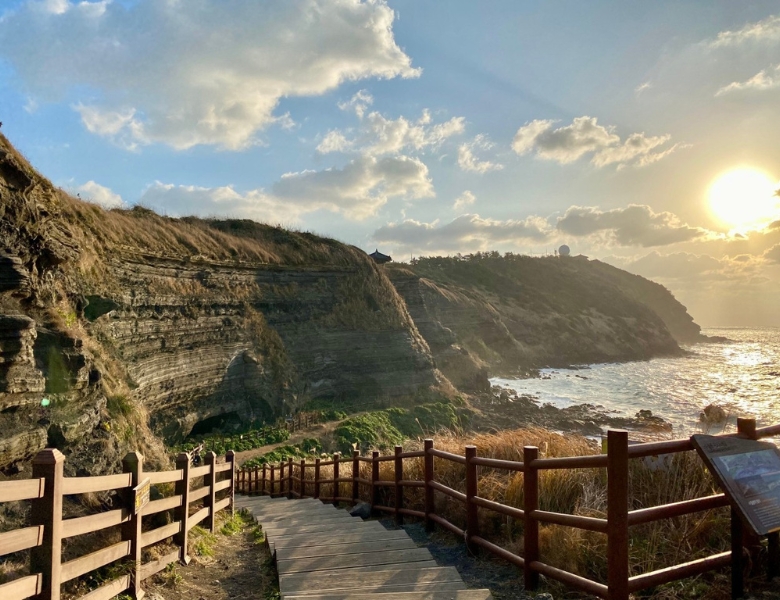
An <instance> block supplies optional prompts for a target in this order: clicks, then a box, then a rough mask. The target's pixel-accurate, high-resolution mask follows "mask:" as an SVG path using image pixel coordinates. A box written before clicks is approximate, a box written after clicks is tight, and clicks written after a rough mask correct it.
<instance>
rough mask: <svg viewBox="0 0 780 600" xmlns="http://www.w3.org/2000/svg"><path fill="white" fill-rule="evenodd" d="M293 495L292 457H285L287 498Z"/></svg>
mask: <svg viewBox="0 0 780 600" xmlns="http://www.w3.org/2000/svg"><path fill="white" fill-rule="evenodd" d="M292 497H293V459H292V457H290V458H288V459H287V498H288V499H290V498H292Z"/></svg>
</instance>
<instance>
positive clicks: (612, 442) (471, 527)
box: [236, 419, 780, 600]
mask: <svg viewBox="0 0 780 600" xmlns="http://www.w3.org/2000/svg"><path fill="white" fill-rule="evenodd" d="M731 435H732V436H736V437H744V438H749V439H760V438H763V437H772V436H777V435H780V425H774V426H772V427H765V428H763V429H756V427H755V421H753V420H752V419H740V420H739V424H738V433H736V434H731ZM693 449H694V448H693V445H692V444H691V442H690V440H687V439H683V440H673V441H667V442H653V443H645V444H637V445H631V446H629V443H628V434H627V432H625V431H620V430H618V431H609V432H608V434H607V453H606V454H600V455H592V456H577V457H566V458H539V450H538V449H537V448H536V447H534V446H526V447H525V448H524V449H523V461H522V462H516V461H507V460H496V459H491V458H483V457H479V456H478V455H477V448H476V447H475V446H466V448H465V454H464V455H463V456H461V455H458V454H453V453H450V452H445V451H442V450H439V449H437V448H434V444H433V440H430V439H428V440H425V443H424V448H423V449H422V450H419V451H414V452H404V451H403V448H402V447H401V446H396V447H395V453H394V454H393V455H391V456H380V455H379V453H378V452H376V451H375V452H373V454H372V456H371V457H363V456H360V454H359V452H358V451H354V452H353V455H352V457H351V458H350V459H347V460H344V459H342V458H341V456H339V455H338V454H336V455H334V457H333V459H331V460H320V459H319V458H318V459H316V460H315V461H314V463H313V464H312V463H306V462H305V461H303V460H302V461H299V462H293V460H292V459H288V461H286V462H282V463H280V464H279V465H263V466H262V467H254V468H251V469H242V470H240V471H239V472H238V473H237V481H236V489H237V490H239V491H241V492H243V493H248V494H254V493H258V494H270V495H272V496H284V495H286V496H288V497H291V498H303V497H314V498H319V499H321V500H323V501H327V502H346V503H352V504H356V503H357V502H358V501H360V500H364V501H366V502H368V503H369V504H371V506H372V510H373V511H376V512H384V513H391V514H394V515H395V518H396V521H397V522H398V523H402V522H403V518H404V516H413V517H419V518H423V519H425V521H426V526H427V527H428V528H429V529H431V528H432V527H433V526H434V525H439V526H441V527H443V528H445V529H447V530H449V531H451V532H452V533H454V534H456V535H458V536H461V537H463V538H464V539H465V541H466V544H467V545H468V546H469V548H470V549H471V550H473V551H476V550H477V549H479V548H482V549H484V550H486V551H488V552H490V553H492V554H494V555H496V556H498V557H500V558H502V559H504V560H507V561H509V562H510V563H512V564H514V565H516V566H518V567H520V568H521V569H523V577H524V582H525V587H526V589H529V590H533V589H535V588H536V587H537V585H538V582H539V574H540V573H541V574H543V575H545V576H547V577H549V578H551V579H555V580H557V581H560V582H562V583H564V584H565V585H567V586H570V587H572V588H575V589H578V590H581V591H584V592H587V593H590V594H593V595H595V596H599V597H602V598H607V599H608V600H628V597H629V594H630V593H633V592H637V591H639V590H643V589H646V588H649V587H654V586H657V585H661V584H664V583H668V582H671V581H675V580H678V579H683V578H686V577H690V576H693V575H697V574H700V573H703V572H706V571H709V570H712V569H715V568H718V567H723V566H727V565H729V564H732V586H733V588H734V590H733V591H734V594H735V597H739V596H740V595H741V589H742V579H741V577H742V568H741V562H740V561H741V557H742V530H741V526H740V521H739V518H738V517H737V516H735V514H734V513H733V512H732V551H729V552H723V553H720V554H715V555H712V556H708V557H706V558H701V559H697V560H693V561H690V562H687V563H683V564H678V565H674V566H671V567H667V568H664V569H660V570H657V571H651V572H647V573H642V574H639V575H631V568H630V564H629V543H630V529H631V527H633V526H636V525H641V524H645V523H650V522H653V521H658V520H662V519H670V518H674V517H679V516H682V515H687V514H692V513H695V512H699V511H705V510H710V509H713V508H719V507H725V506H728V505H729V503H728V501H727V499H726V497H725V496H724V495H723V494H715V495H712V496H708V497H703V498H695V499H692V500H685V501H682V502H675V503H671V504H664V505H660V506H654V507H650V508H643V509H640V510H629V460H632V459H638V458H643V457H648V456H658V455H664V454H666V455H668V454H675V453H679V452H687V451H692V450H693ZM406 459H422V460H423V463H424V464H423V473H424V480H422V481H414V480H407V479H405V478H404V460H406ZM435 460H436V461H437V462H438V461H450V462H455V463H459V464H461V465H464V466H465V474H466V484H465V492H462V491H458V490H455V489H453V488H450V487H447V486H445V485H443V484H442V483H440V482H439V481H437V480H436V469H435V463H434V461H435ZM385 461H388V462H392V463H393V465H394V466H393V471H394V477H393V479H392V480H382V479H380V468H379V467H380V463H382V462H385ZM345 463H346V465H348V468H349V471H350V476H348V477H347V476H343V475H342V465H344V464H345ZM364 464H367V465H368V466H369V469H366V470H368V471H370V478H366V477H361V465H364ZM326 467H330V468H331V469H330V470H329V471H330V472H329V474H328V477H327V479H324V478H323V477H322V469H324V468H326ZM480 467H487V468H491V469H498V470H508V471H514V472H521V473H523V486H524V494H523V507H522V508H516V507H513V506H507V505H505V504H501V503H499V502H494V501H492V500H489V499H487V498H482V497H480V496H479V495H478V482H479V468H480ZM585 468H594V469H606V471H607V503H608V509H607V516H606V518H595V517H587V516H581V515H572V514H564V513H557V512H549V511H543V510H540V509H539V472H540V471H543V470H548V469H585ZM387 488H389V489H392V490H394V491H395V493H394V494H393V495H392V496H393V506H386V505H383V504H381V502H382V500H381V497H382V494H381V490H382V489H387ZM405 488H421V489H423V490H424V494H423V502H422V504H423V507H424V510H413V509H410V508H406V507H405V505H404V489H405ZM323 490H328V493H327V494H323V493H322V492H323ZM361 490H362V491H366V492H367V493H361ZM436 493H439V494H444V495H446V496H448V497H449V498H452V499H454V501H455V502H457V503H460V504H462V505H463V506H464V508H465V513H466V518H465V528H463V529H461V528H460V527H458V526H457V525H455V524H454V523H452V522H451V521H449V520H448V519H447V518H446V517H445V516H443V515H442V514H439V513H437V511H436V502H435V494H436ZM480 509H483V510H490V511H494V512H496V513H499V514H501V515H505V516H507V517H510V518H513V519H516V520H518V521H521V522H522V524H523V538H524V548H523V555H522V556H520V555H517V554H514V553H512V552H510V551H509V550H507V549H505V548H502V547H501V546H499V545H497V544H495V543H493V542H491V541H488V540H487V539H485V538H484V537H482V535H480V526H479V518H478V517H479V514H478V511H479V510H480ZM539 523H550V524H556V525H563V526H568V527H575V528H579V529H584V530H588V531H595V532H599V533H602V534H605V535H606V536H607V554H608V561H609V563H608V564H609V568H608V575H607V581H606V583H604V582H598V581H593V580H591V579H587V578H585V577H582V576H580V575H576V574H574V573H570V572H568V571H565V570H562V569H559V568H557V567H555V566H553V565H550V564H547V563H545V562H543V561H542V557H541V556H540V551H539ZM777 542H778V540H777V534H773V535H772V536H771V537H770V540H769V545H770V553H772V552H774V553H775V556H772V557H770V563H772V561H774V564H775V565H776V564H777V563H778V561H779V560H780V559H778V557H777V556H776V554H777V551H776V550H772V549H773V548H775V549H776V548H777V547H778V543H777ZM732 557H733V562H732Z"/></svg>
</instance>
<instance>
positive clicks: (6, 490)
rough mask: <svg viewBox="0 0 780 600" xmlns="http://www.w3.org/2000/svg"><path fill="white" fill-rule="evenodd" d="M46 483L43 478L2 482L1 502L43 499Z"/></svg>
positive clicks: (0, 483)
mask: <svg viewBox="0 0 780 600" xmlns="http://www.w3.org/2000/svg"><path fill="white" fill-rule="evenodd" d="M44 483H45V481H44V479H43V478H42V477H41V478H36V479H22V480H21V481H0V502H16V501H18V500H35V499H38V498H43V492H44Z"/></svg>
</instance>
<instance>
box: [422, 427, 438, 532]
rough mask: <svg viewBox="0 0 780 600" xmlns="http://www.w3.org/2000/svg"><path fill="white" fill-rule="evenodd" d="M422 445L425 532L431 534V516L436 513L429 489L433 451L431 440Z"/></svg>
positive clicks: (430, 489) (431, 476)
mask: <svg viewBox="0 0 780 600" xmlns="http://www.w3.org/2000/svg"><path fill="white" fill-rule="evenodd" d="M424 444H425V446H424V448H425V457H424V459H423V460H424V464H425V530H426V531H428V532H431V531H433V528H434V524H433V520H432V519H431V515H432V514H434V513H435V512H436V506H435V500H434V498H435V496H434V493H433V487H431V482H433V454H432V453H431V450H433V440H432V439H430V438H429V439H427V440H425V442H424Z"/></svg>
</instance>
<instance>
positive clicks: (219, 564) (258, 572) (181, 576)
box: [144, 522, 279, 600]
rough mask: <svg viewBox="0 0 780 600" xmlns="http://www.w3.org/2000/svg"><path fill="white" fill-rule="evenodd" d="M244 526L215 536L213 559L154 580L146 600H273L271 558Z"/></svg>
mask: <svg viewBox="0 0 780 600" xmlns="http://www.w3.org/2000/svg"><path fill="white" fill-rule="evenodd" d="M254 529H255V526H254V524H250V523H248V522H247V523H246V524H245V526H244V527H243V528H242V530H241V531H240V532H238V533H235V534H233V535H225V534H222V533H217V534H216V536H215V538H216V541H215V542H214V544H213V546H212V551H213V557H210V556H193V557H192V561H191V562H190V564H189V565H187V566H186V567H184V566H180V565H176V566H174V567H173V568H171V569H170V570H166V571H162V572H161V573H160V574H158V575H156V576H154V577H153V578H152V579H151V580H150V582H149V583H148V584H146V585H145V586H144V587H145V589H146V594H147V595H146V599H147V600H243V599H249V598H251V599H252V600H262V599H266V600H274V599H276V598H279V585H278V580H277V577H276V569H275V568H274V566H273V564H272V562H271V555H270V553H269V552H268V548H267V546H266V545H265V544H264V543H259V542H258V540H257V538H256V537H255V534H254Z"/></svg>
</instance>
